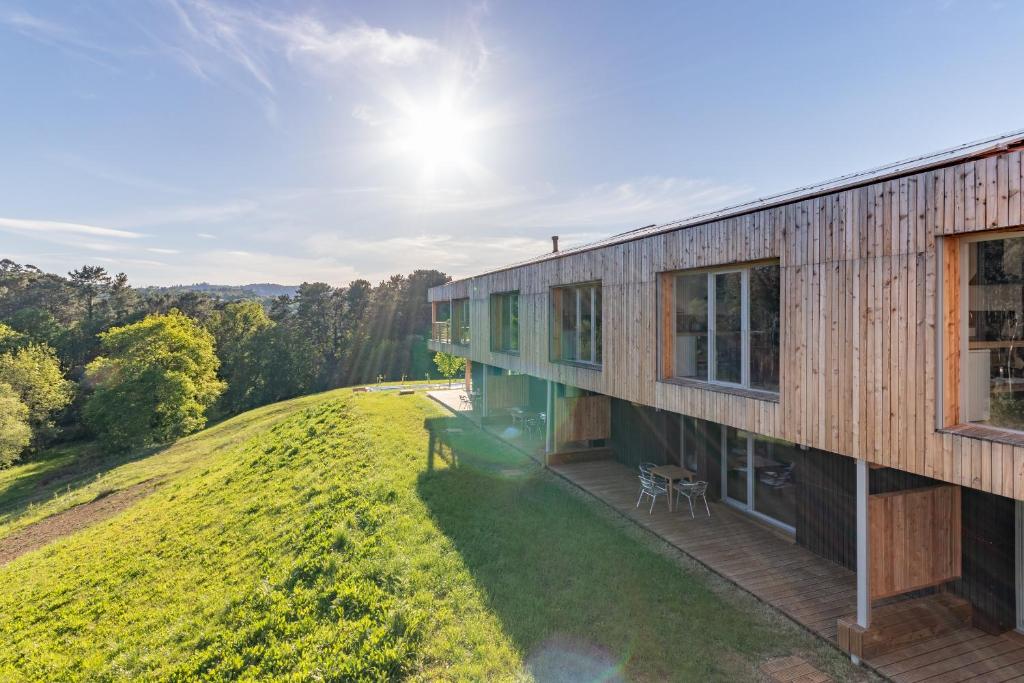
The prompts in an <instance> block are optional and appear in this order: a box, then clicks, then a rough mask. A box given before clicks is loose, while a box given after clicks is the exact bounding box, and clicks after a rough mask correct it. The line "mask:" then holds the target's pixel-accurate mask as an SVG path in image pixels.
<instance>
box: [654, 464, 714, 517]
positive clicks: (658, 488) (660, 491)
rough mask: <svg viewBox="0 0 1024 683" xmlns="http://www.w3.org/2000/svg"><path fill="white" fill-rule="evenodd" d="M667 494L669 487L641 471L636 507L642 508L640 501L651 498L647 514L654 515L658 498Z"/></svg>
mask: <svg viewBox="0 0 1024 683" xmlns="http://www.w3.org/2000/svg"><path fill="white" fill-rule="evenodd" d="M667 493H668V487H667V486H666V485H665V484H662V483H660V482H659V481H658V480H657V479H656V478H654V477H652V476H651V475H650V474H645V473H644V472H643V471H641V473H640V496H639V497H638V498H637V499H636V507H640V501H641V500H643V499H644V496H650V497H651V509H650V510H648V511H647V514H649V515H650V514H653V513H654V504H655V503H656V502H658V496H661V495H665V494H667ZM709 514H710V513H709Z"/></svg>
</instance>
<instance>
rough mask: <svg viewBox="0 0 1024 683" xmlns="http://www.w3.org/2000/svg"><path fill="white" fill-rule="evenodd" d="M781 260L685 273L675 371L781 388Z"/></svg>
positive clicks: (677, 288)
mask: <svg viewBox="0 0 1024 683" xmlns="http://www.w3.org/2000/svg"><path fill="white" fill-rule="evenodd" d="M779 274H780V271H779V266H778V264H774V263H773V264H763V265H756V266H749V267H745V268H738V269H736V268H734V269H729V270H716V271H711V272H708V271H701V272H696V273H694V272H689V273H680V274H678V275H675V276H674V278H673V280H672V281H671V286H672V287H673V299H674V303H673V309H674V312H675V338H674V339H667V340H666V343H669V344H672V345H673V354H672V358H671V368H670V372H669V373H667V374H669V375H670V376H672V377H679V378H686V379H696V380H701V381H704V382H715V383H719V384H728V385H732V386H738V387H748V388H751V389H760V390H762V391H771V392H778V390H779V320H780V309H779V291H780V277H779Z"/></svg>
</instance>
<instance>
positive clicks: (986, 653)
mask: <svg viewBox="0 0 1024 683" xmlns="http://www.w3.org/2000/svg"><path fill="white" fill-rule="evenodd" d="M552 470H553V471H555V472H556V473H557V474H559V475H561V476H562V477H564V478H565V479H567V480H569V481H570V482H572V483H573V484H575V485H576V486H578V487H579V488H581V489H583V490H584V491H587V492H588V493H590V494H591V495H593V496H595V497H596V498H598V499H600V500H602V501H603V502H604V503H606V504H607V505H609V506H610V507H612V508H613V509H615V510H616V511H618V512H619V513H621V514H623V515H624V516H625V517H627V518H628V519H630V520H632V521H633V522H635V523H636V524H638V525H639V526H641V527H643V528H646V529H648V530H650V531H652V532H653V533H655V534H656V535H658V536H660V537H661V538H662V539H664V540H665V541H667V542H668V543H670V544H672V545H673V546H675V547H676V548H678V549H679V550H681V551H683V552H684V553H686V554H687V555H689V556H690V557H692V558H693V559H695V560H697V561H698V562H700V563H701V564H703V565H705V566H707V567H708V568H709V569H711V570H712V571H714V572H715V573H717V574H719V575H720V576H723V577H724V578H726V579H728V580H729V581H732V582H733V583H735V584H736V585H737V586H739V587H741V588H743V589H744V590H746V591H748V592H749V593H751V594H753V595H754V596H756V597H757V598H758V599H760V600H762V601H764V602H766V603H768V604H771V605H773V606H774V607H776V608H777V609H779V610H781V611H782V612H783V613H785V614H786V615H787V616H789V617H790V618H791V619H793V620H795V621H797V622H798V623H800V624H802V625H803V626H805V627H806V628H808V629H809V630H811V631H812V632H814V633H816V634H817V635H819V636H820V637H822V638H824V639H826V640H829V641H831V642H833V643H835V642H836V637H837V629H836V620H837V619H838V618H839V617H842V616H850V615H852V614H854V613H855V611H856V602H857V600H856V596H857V591H856V577H855V575H854V573H853V572H851V571H849V570H847V569H844V568H842V567H839V566H838V565H835V564H833V563H831V562H829V561H828V560H825V559H824V558H821V557H819V556H817V555H815V554H814V553H812V552H810V551H809V550H806V549H805V548H802V547H800V546H798V545H796V544H795V543H794V542H793V540H792V539H791V538H789V537H787V536H784V535H783V534H781V533H778V532H776V531H775V530H774V529H771V528H769V527H766V526H765V525H764V524H763V523H761V522H759V521H756V520H754V519H753V518H748V517H747V516H746V515H744V514H743V513H742V512H739V511H737V510H735V509H733V508H730V507H729V506H727V505H724V504H721V503H712V504H711V517H707V516H703V515H700V514H698V515H697V516H696V517H694V518H691V517H690V516H689V511H688V510H687V511H685V512H684V511H676V512H671V513H670V512H669V511H668V506H667V504H666V501H665V500H664V499H659V500H658V501H657V504H656V505H655V507H654V511H653V513H651V514H648V509H647V507H645V506H643V505H641V506H640V508H639V509H637V508H636V495H637V488H636V478H635V476H634V472H633V470H632V469H630V468H628V467H626V466H624V465H622V464H620V463H618V462H615V461H612V460H601V461H594V462H581V463H575V464H568V465H557V466H555V467H553V468H552ZM867 663H868V664H869V665H871V666H872V667H873V668H874V669H875V670H876V671H878V672H879V673H881V674H883V675H885V676H887V677H889V678H891V679H893V680H896V681H901V682H902V681H906V682H908V683H913V682H916V681H924V680H927V681H929V682H931V681H959V680H971V679H977V680H998V681H1007V680H1016V679H1018V678H1020V679H1022V680H1024V637H1021V636H1018V635H1016V634H1005V635H1002V636H992V635H988V634H986V633H983V632H982V631H980V630H978V629H976V628H973V627H970V626H964V627H962V628H959V629H957V630H956V631H954V632H952V633H945V634H942V635H938V636H934V637H932V638H928V639H926V640H923V641H919V642H916V643H913V644H911V645H908V646H905V647H902V648H899V649H897V650H894V651H892V652H888V653H886V654H884V655H880V656H878V657H875V658H872V659H870V660H868V662H867Z"/></svg>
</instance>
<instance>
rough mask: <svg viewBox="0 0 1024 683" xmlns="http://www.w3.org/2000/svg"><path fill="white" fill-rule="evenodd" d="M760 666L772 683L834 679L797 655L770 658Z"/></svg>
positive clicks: (815, 682)
mask: <svg viewBox="0 0 1024 683" xmlns="http://www.w3.org/2000/svg"><path fill="white" fill-rule="evenodd" d="M759 668H760V669H761V673H762V674H764V675H765V677H766V678H767V679H768V680H769V681H772V683H797V681H799V682H800V683H831V681H832V680H833V679H832V677H831V676H829V675H828V674H826V673H824V672H822V671H819V670H818V669H815V668H814V667H813V666H811V665H810V664H808V663H807V662H806V661H804V659H803V658H801V657H797V656H791V657H776V658H775V659H769V660H768V661H766V662H764V663H762V664H761V666H760V667H759Z"/></svg>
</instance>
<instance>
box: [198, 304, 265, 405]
mask: <svg viewBox="0 0 1024 683" xmlns="http://www.w3.org/2000/svg"><path fill="white" fill-rule="evenodd" d="M273 325H274V323H273V321H272V320H271V319H270V318H269V317H268V316H267V312H266V311H265V310H264V309H263V306H262V305H261V304H260V302H258V301H251V300H250V301H238V302H234V303H229V304H227V305H226V306H224V308H223V309H221V310H219V311H215V312H214V313H213V314H212V315H211V316H210V319H209V320H208V321H207V329H209V330H210V332H211V333H212V334H213V338H214V341H215V342H216V345H217V357H218V358H220V376H221V378H223V379H224V380H225V381H226V382H227V385H228V388H227V391H225V392H224V395H223V396H221V399H220V406H221V409H222V410H224V411H225V412H228V413H234V412H241V411H242V410H246V409H248V408H253V407H255V406H257V405H259V404H260V402H261V397H262V396H263V395H264V393H265V392H264V389H265V386H266V382H267V377H266V371H265V370H266V368H265V366H264V362H265V361H267V360H268V359H267V358H265V357H263V356H262V354H261V353H260V350H259V348H258V346H259V345H260V342H261V341H262V340H263V337H262V332H264V331H265V330H267V329H269V328H270V327H273Z"/></svg>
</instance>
